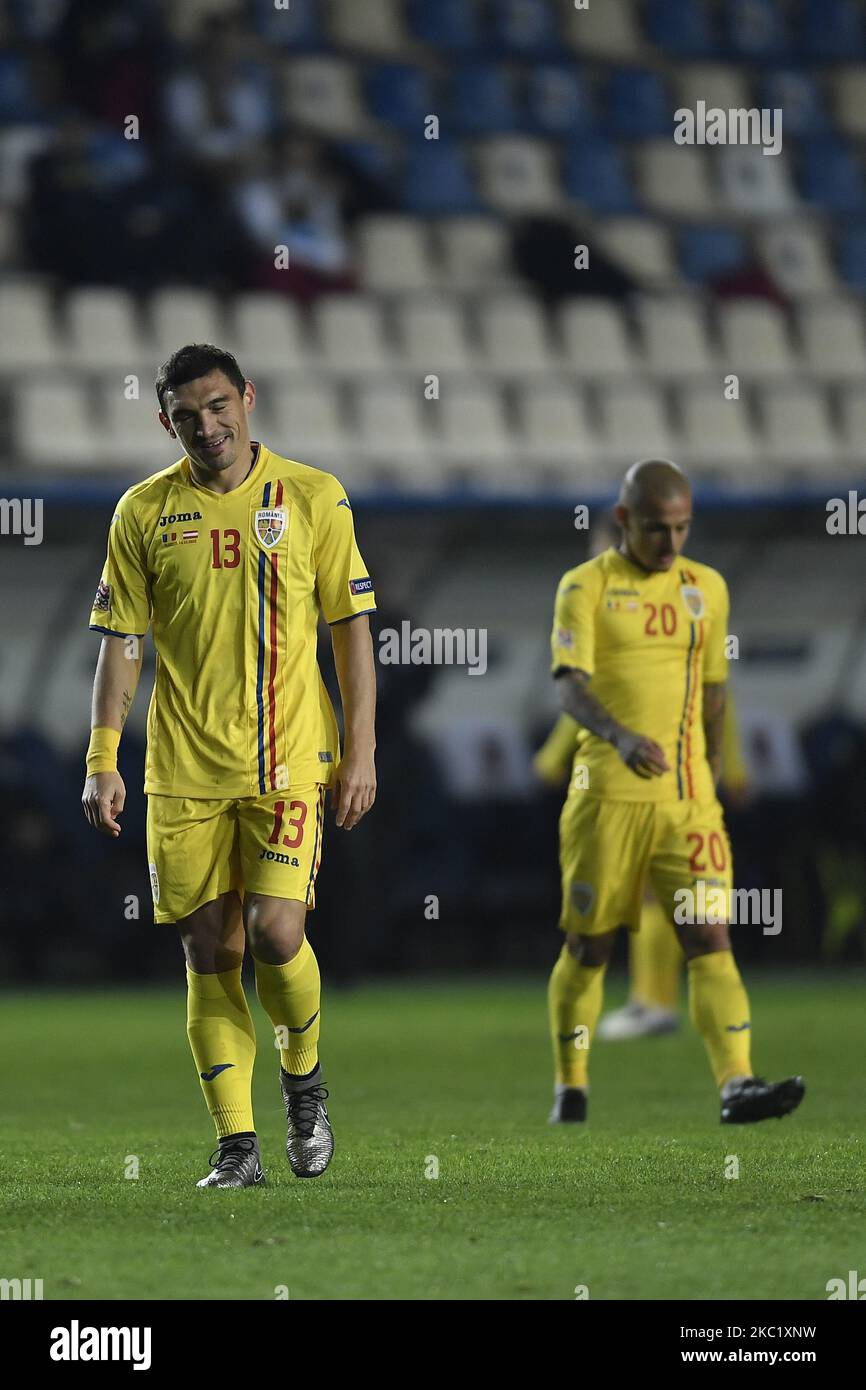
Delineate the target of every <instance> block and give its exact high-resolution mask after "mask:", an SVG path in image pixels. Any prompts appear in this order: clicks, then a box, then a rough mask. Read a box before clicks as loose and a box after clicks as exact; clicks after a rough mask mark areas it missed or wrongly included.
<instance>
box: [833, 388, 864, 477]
mask: <svg viewBox="0 0 866 1390" xmlns="http://www.w3.org/2000/svg"><path fill="white" fill-rule="evenodd" d="M864 440H866V392H864V391H863V385H862V382H858V383H857V384H856V385H853V384H852V385H850V386H845V387H843V389H842V390H841V391H840V393H839V447H840V450H841V452H842V453H843V455H844V456H845V458H846V459H847V460H848V463H849V466H853V467H855V468H856V469H857V476H858V477H862V475H863V454H864V443H863V441H864Z"/></svg>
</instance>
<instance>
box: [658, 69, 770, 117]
mask: <svg viewBox="0 0 866 1390" xmlns="http://www.w3.org/2000/svg"><path fill="white" fill-rule="evenodd" d="M673 81H674V90H675V92H676V98H677V107H678V108H679V107H685V108H686V109H687V110H689V111H696V110H697V105H698V102H699V101H703V102H706V106H707V109H708V110H709V108H710V107H711V106H717V107H720V108H721V109H722V110H723V111H730V110H736V109H737V108H739V107H745V108H748V107H750V106H751V105H752V98H751V93H750V91H749V87H748V84H747V82H746V80H745V78H744V76H743V74H742V72H741V71H739V70H738V69H737V68H736V67H729V66H723V65H722V64H720V63H682V64H680V63H678V64H677V71H676V73H675V75H674V78H673Z"/></svg>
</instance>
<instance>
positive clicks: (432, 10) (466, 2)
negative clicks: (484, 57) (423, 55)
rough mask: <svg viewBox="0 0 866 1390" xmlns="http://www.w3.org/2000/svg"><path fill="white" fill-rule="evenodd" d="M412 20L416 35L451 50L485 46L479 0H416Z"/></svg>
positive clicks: (424, 41) (477, 48)
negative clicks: (480, 22) (482, 40)
mask: <svg viewBox="0 0 866 1390" xmlns="http://www.w3.org/2000/svg"><path fill="white" fill-rule="evenodd" d="M410 23H411V27H412V32H413V33H414V35H415V37H416V38H418V39H421V40H422V42H423V43H429V44H433V45H434V46H435V47H436V48H444V49H447V50H448V51H449V52H451V53H475V52H477V51H478V50H479V49H480V48H481V47H482V42H481V31H480V27H479V23H478V5H477V3H476V0H413V4H412V5H411V7H410Z"/></svg>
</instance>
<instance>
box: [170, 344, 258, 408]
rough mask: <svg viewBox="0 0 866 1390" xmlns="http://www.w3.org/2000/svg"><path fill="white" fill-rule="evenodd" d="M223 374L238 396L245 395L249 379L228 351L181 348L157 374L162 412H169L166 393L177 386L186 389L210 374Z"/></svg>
mask: <svg viewBox="0 0 866 1390" xmlns="http://www.w3.org/2000/svg"><path fill="white" fill-rule="evenodd" d="M214 371H220V372H223V373H224V374H225V375H226V376H227V377H228V379H229V381H230V382H231V384H232V386H236V387H237V389H238V394H239V395H241V396H242V395H243V394H244V387H245V386H246V378H245V376H244V374H243V372H242V371H241V369H240V367H239V366H238V364H237V361H236V360H235V358H234V357H233V356H232V354H231V353H230V352H228V351H227V350H226V349H225V348H218V347H214V345H213V343H187V345H186V347H182V348H178V350H177V352H173V353H172V354H171V357H169V359H168V361H167V362H163V364H162V366H161V367H160V369H159V371H158V372H157V374H156V381H155V383H154V385H155V386H156V394H157V396H158V397H159V405H160V409H161V410H165V393H166V391H173V390H174V388H175V387H176V386H185V385H186V383H187V382H188V381H196V380H197V379H198V377H200V376H207V374H208V372H214Z"/></svg>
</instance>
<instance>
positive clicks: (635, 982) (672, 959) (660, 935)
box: [629, 902, 683, 1010]
mask: <svg viewBox="0 0 866 1390" xmlns="http://www.w3.org/2000/svg"><path fill="white" fill-rule="evenodd" d="M629 937H630V940H629V964H630V968H631V992H630V995H629V997H630V998H631V999H633V1000H635V1002H636V1003H639V1004H651V1005H653V1006H654V1007H655V1008H657V1009H671V1010H673V1009H675V1008H676V1007H677V995H678V994H679V983H680V970H681V969H682V964H683V948H682V946H681V945H680V943H679V941H678V940H677V934H676V932H675V931H674V929H673V927H672V926H671V924H670V922H669V921H668V919H667V917H666V916H665V912H664V908H663V907H662V905H661V903H659V902H650V903H644V906H643V911H642V912H641V915H640V931H636V932H630V933H629Z"/></svg>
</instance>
